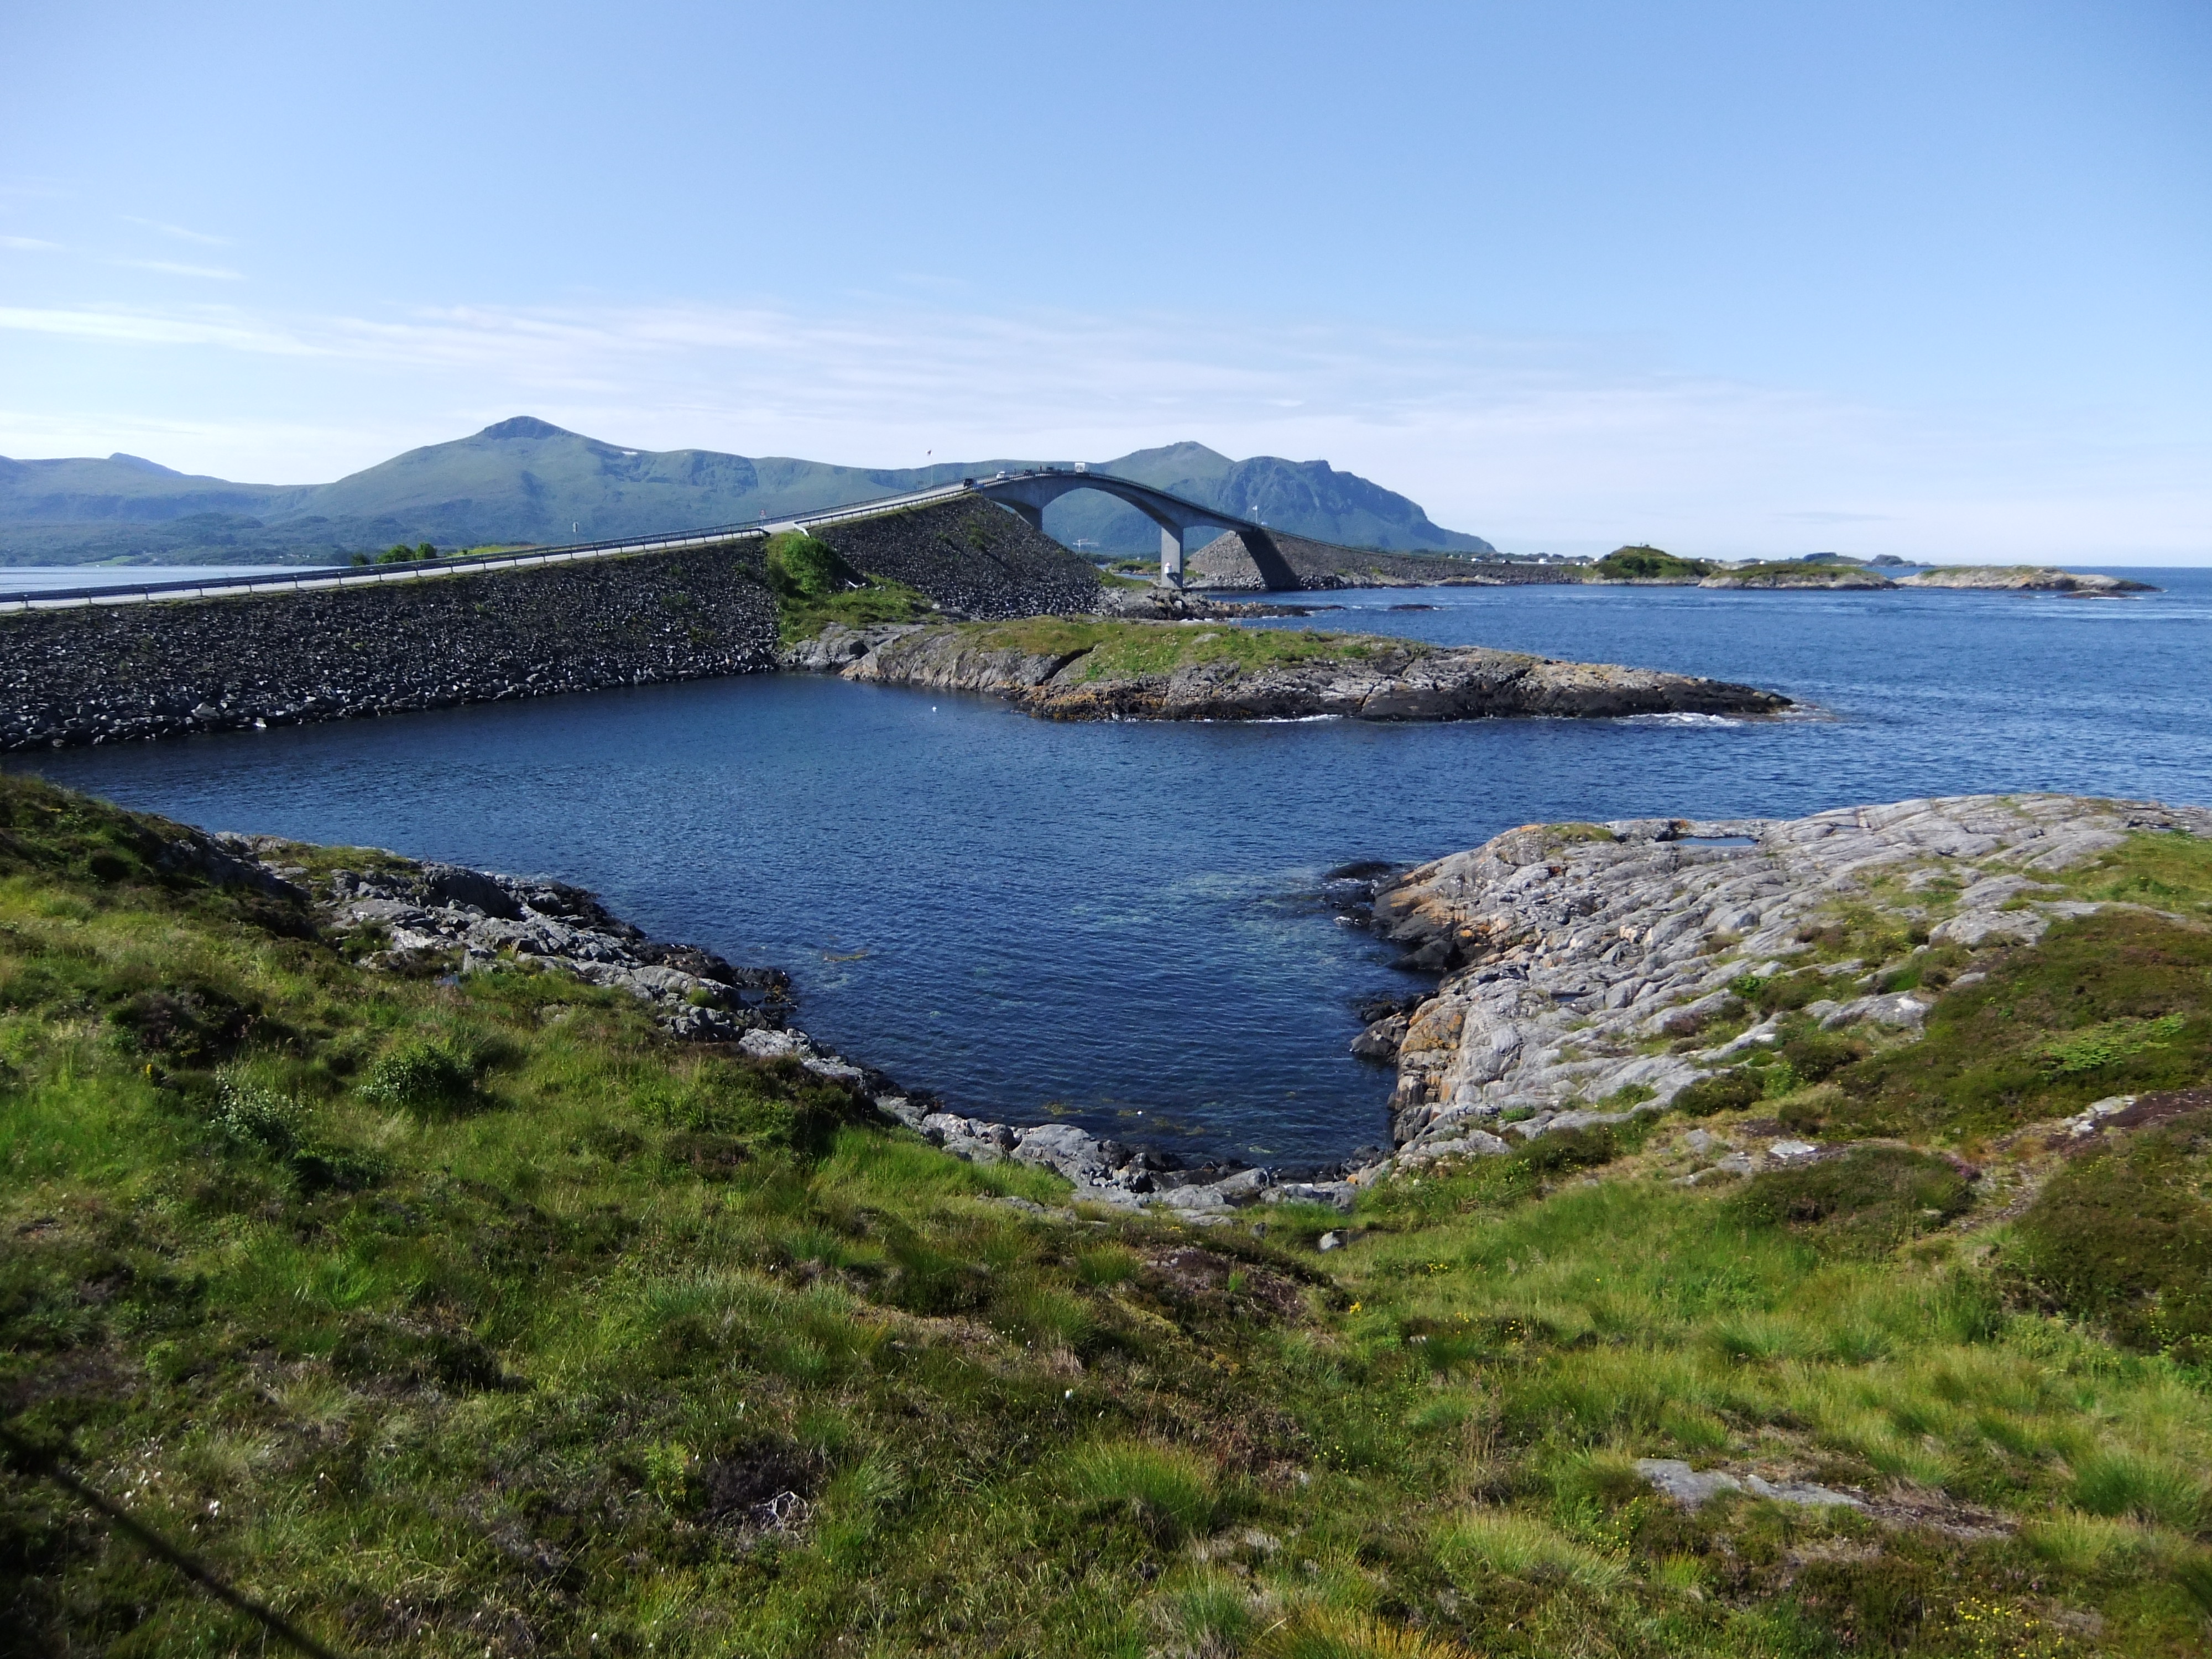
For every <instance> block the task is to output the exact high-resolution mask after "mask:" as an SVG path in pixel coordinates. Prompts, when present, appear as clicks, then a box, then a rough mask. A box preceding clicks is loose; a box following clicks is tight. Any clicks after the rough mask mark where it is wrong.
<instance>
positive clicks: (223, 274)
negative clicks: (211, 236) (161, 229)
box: [107, 259, 246, 283]
mask: <svg viewBox="0 0 2212 1659" xmlns="http://www.w3.org/2000/svg"><path fill="white" fill-rule="evenodd" d="M107 263H108V264H112V265H125V266H128V267H129V268H130V269H131V270H155V271H159V272H161V275H162V276H197V277H204V278H206V279H207V280H209V281H210V282H217V283H242V282H244V281H245V280H246V273H245V272H243V271H239V270H228V269H226V268H225V267H223V266H222V265H186V264H178V263H177V262H176V261H175V260H173V259H110V260H109V261H108V262H107Z"/></svg>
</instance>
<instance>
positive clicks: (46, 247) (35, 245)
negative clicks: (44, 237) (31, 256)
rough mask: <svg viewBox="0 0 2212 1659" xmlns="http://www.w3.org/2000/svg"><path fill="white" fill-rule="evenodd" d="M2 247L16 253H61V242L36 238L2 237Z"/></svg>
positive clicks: (0, 240) (0, 242)
mask: <svg viewBox="0 0 2212 1659" xmlns="http://www.w3.org/2000/svg"><path fill="white" fill-rule="evenodd" d="M0 247H4V248H6V249H8V250H9V252H15V253H59V252H61V251H62V245H61V244H60V243H59V242H46V241H41V240H40V239H39V238H37V237H35V236H0Z"/></svg>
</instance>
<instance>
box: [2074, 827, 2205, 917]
mask: <svg viewBox="0 0 2212 1659" xmlns="http://www.w3.org/2000/svg"><path fill="white" fill-rule="evenodd" d="M2050 879H2051V880H2053V881H2055V882H2057V884H2059V885H2060V886H2062V887H2063V888H2064V889H2065V890H2066V892H2067V894H2068V895H2069V896H2072V897H2075V898H2084V899H2095V900H2100V901H2103V902H2114V901H2118V902H2122V903H2128V904H2141V905H2144V906H2146V907H2148V908H2151V909H2154V910H2166V911H2170V912H2172V913H2173V914H2175V915H2184V916H2189V917H2192V918H2197V919H2199V920H2205V919H2212V842H2206V841H2199V840H2198V839H2197V837H2196V836H2179V835H2171V834H2166V833H2160V832H2142V833H2138V834H2136V835H2132V836H2129V837H2128V839H2127V842H2126V843H2125V844H2124V845H2123V846H2120V847H2118V848H2114V849H2113V850H2112V851H2111V852H2109V853H2106V854H2101V855H2100V856H2099V857H2097V858H2093V859H2090V860H2086V861H2085V862H2083V863H2081V864H2078V865H2075V866H2074V867H2072V868H2071V869H2069V870H2064V871H2062V872H2059V873H2058V874H2057V875H2056V876H2054V877H2051V878H2050Z"/></svg>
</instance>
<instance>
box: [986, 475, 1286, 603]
mask: <svg viewBox="0 0 2212 1659" xmlns="http://www.w3.org/2000/svg"><path fill="white" fill-rule="evenodd" d="M972 488H973V489H975V491H976V493H977V494H979V495H986V496H988V497H989V498H990V499H991V500H992V501H996V502H998V504H999V505H1000V506H1001V507H1011V508H1012V510H1013V511H1014V512H1015V513H1018V514H1020V515H1021V517H1023V518H1024V519H1025V520H1028V521H1029V525H1030V528H1031V529H1032V530H1036V531H1039V532H1042V530H1043V529H1044V510H1045V508H1046V507H1049V506H1051V505H1052V503H1053V502H1054V501H1058V500H1059V499H1060V497H1061V496H1062V495H1069V494H1071V493H1073V491H1075V490H1078V489H1096V490H1097V491H1099V492H1100V493H1101V494H1102V495H1111V496H1113V497H1114V498H1115V500H1117V501H1127V503H1128V504H1129V505H1130V506H1132V507H1135V508H1136V509H1137V511H1138V512H1139V513H1143V514H1144V515H1145V516H1146V518H1148V519H1150V520H1152V522H1153V523H1154V524H1156V525H1158V526H1159V527H1160V580H1162V581H1163V582H1164V583H1166V584H1168V585H1170V586H1175V587H1180V586H1182V567H1183V560H1184V558H1185V557H1186V556H1188V555H1189V554H1191V553H1193V552H1195V551H1196V550H1197V549H1198V547H1199V546H1200V545H1203V542H1199V543H1194V542H1193V541H1192V539H1191V532H1194V531H1199V530H1205V531H1212V532H1221V531H1225V530H1233V531H1236V532H1237V533H1238V534H1239V535H1241V536H1242V537H1243V538H1244V550H1245V551H1246V552H1248V553H1249V554H1250V555H1251V556H1252V562H1253V563H1254V564H1255V565H1257V566H1259V568H1260V580H1261V581H1263V582H1265V583H1266V584H1267V586H1268V587H1269V588H1270V589H1271V590H1281V589H1285V588H1292V587H1296V586H1297V585H1298V579H1297V574H1296V573H1295V572H1294V571H1292V570H1291V566H1290V561H1289V560H1287V559H1285V558H1284V556H1283V555H1282V552H1281V550H1279V549H1278V548H1277V547H1276V545H1275V544H1274V540H1273V538H1272V537H1270V536H1269V535H1268V534H1267V526H1265V525H1260V524H1255V523H1254V522H1253V521H1252V520H1249V519H1240V518H1237V516H1235V515H1234V514H1233V513H1222V512H1219V511H1218V510H1216V509H1215V508H1213V507H1202V506H1200V504H1199V503H1198V502H1196V501H1188V500H1186V499H1185V498H1184V497H1182V496H1181V495H1170V494H1169V493H1168V492H1167V491H1166V490H1164V489H1154V488H1153V487H1152V485H1150V484H1143V483H1136V482H1135V481H1134V480H1133V479H1129V478H1117V477H1114V476H1113V475H1112V474H1111V473H1108V472H1090V471H1085V470H1083V469H1082V468H1080V467H1075V468H1061V467H1056V466H1054V467H1042V468H1038V469H1037V470H1036V471H1027V472H1012V473H1006V472H1002V473H1000V475H999V476H998V477H995V478H990V479H979V480H975V481H974V483H973V484H972ZM1204 539H1205V540H1211V539H1212V537H1211V536H1208V537H1206V538H1204Z"/></svg>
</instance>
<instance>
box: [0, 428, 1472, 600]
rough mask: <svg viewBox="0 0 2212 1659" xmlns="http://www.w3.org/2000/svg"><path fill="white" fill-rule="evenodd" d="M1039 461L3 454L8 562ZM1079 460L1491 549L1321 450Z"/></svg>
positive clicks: (398, 531) (280, 540)
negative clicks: (312, 461) (262, 462)
mask: <svg viewBox="0 0 2212 1659" xmlns="http://www.w3.org/2000/svg"><path fill="white" fill-rule="evenodd" d="M1035 464H1036V463H1034V462H1030V461H1018V460H988V461H973V462H966V463H961V464H957V465H956V464H947V465H942V466H938V467H933V468H930V469H927V470H926V471H925V470H923V469H921V468H915V467H903V468H871V467H853V466H839V465H833V464H831V463H828V462H823V461H805V460H793V459H787V458H784V457H781V456H764V457H758V458H754V457H749V456H744V455H725V454H720V453H716V452H714V451H713V450H706V449H674V450H645V449H625V448H623V447H621V446H620V445H617V444H610V443H603V442H601V441H599V440H598V439H596V438H587V437H585V436H583V435H580V434H579V433H574V432H569V431H566V430H563V429H562V428H560V427H557V426H554V425H551V424H550V423H549V422H544V421H540V420H535V419H532V417H530V416H517V417H516V418H514V419H513V420H507V421H501V422H498V423H497V424H496V425H494V426H488V427H486V428H484V429H483V431H481V432H478V433H477V434H475V435H472V436H470V437H466V438H460V439H457V440H455V441H453V442H451V443H442V444H432V445H429V446H428V447H424V448H422V449H410V450H409V451H408V452H407V453H404V454H403V455H396V456H394V457H393V458H392V459H390V460H388V461H385V462H382V463H380V464H379V465H375V466H372V467H369V468H368V469H367V470H365V471H360V472H356V473H353V474H351V475H349V477H343V478H340V479H338V480H337V482H336V483H325V484H290V485H285V484H248V483H230V482H228V481H227V480H225V479H222V478H212V477H201V476H197V475H194V474H187V473H182V472H176V471H171V470H170V469H169V468H167V467H165V466H161V465H157V464H156V463H155V462H153V461H149V460H142V459H139V458H138V457H137V456H134V455H120V454H118V455H111V456H109V457H108V458H107V459H105V460H98V459H69V460H32V461H15V460H9V459H5V458H4V457H0V564H29V563H58V564H60V563H79V562H91V561H97V560H111V559H122V560H133V561H141V562H162V563H205V562H234V563H255V562H264V561H267V562H285V563H302V562H307V563H312V562H321V561H325V560H335V559H343V558H344V557H346V556H348V555H349V554H352V553H355V552H360V551H368V550H375V549H379V548H384V547H389V546H391V545H392V544H394V543H396V542H406V543H409V544H417V543H421V542H426V541H427V542H430V543H434V544H436V545H438V546H440V547H441V548H460V547H476V546H484V545H491V544H517V543H540V544H543V543H556V542H566V541H574V540H606V539H611V538H617V537H624V536H643V535H653V534H658V533H660V532H668V531H676V530H689V529H696V528H701V527H703V526H710V525H724V524H741V523H757V522H760V521H761V520H774V519H781V518H788V517H791V516H792V515H793V514H794V513H805V512H812V511H819V510H821V509H823V508H825V507H840V506H843V505H845V504H847V503H848V502H853V501H866V500H868V499H870V498H871V497H873V496H878V495H892V494H895V493H896V492H898V491H901V490H906V489H920V488H921V487H922V486H924V485H926V484H930V483H951V482H952V481H953V480H955V479H957V478H962V477H989V476H990V475H991V474H992V473H994V472H995V471H1000V469H1002V468H1003V469H1006V470H1010V471H1011V470H1013V469H1015V468H1018V467H1022V466H1027V465H1035ZM1091 465H1092V467H1093V469H1094V470H1095V471H1102V472H1111V473H1114V474H1115V475H1117V476H1119V477H1125V478H1131V479H1134V480H1136V481H1138V482H1139V483H1149V484H1152V485H1154V486H1156V487H1158V488H1159V489H1168V490H1172V491H1174V492H1175V493H1176V494H1177V495H1185V496H1188V497H1189V498H1190V499H1192V500H1194V501H1200V502H1203V503H1204V504H1205V505H1206V506H1208V507H1217V508H1218V509H1220V510H1221V511H1223V512H1225V513H1237V515H1238V516H1240V517H1243V518H1252V519H1258V520H1261V521H1262V522H1264V523H1266V524H1268V525H1270V526H1275V527H1277V528H1279V529H1281V530H1284V531H1286V532H1290V533H1291V534H1294V535H1299V536H1306V537H1310V538H1314V539H1316V540H1318V541H1327V542H1335V543H1338V544H1342V545H1345V546H1349V547H1374V548H1388V549H1392V550H1400V551H1412V550H1434V551H1444V552H1462V553H1483V552H1488V551H1490V550H1491V547H1490V544H1489V543H1487V542H1486V541H1484V540H1483V539H1482V538H1480V537H1478V536H1469V535H1464V534H1462V533H1461V532H1457V531H1452V530H1445V529H1442V528H1440V527H1439V526H1437V525H1435V524H1432V523H1431V522H1430V520H1429V516H1428V514H1427V513H1425V512H1423V511H1422V510H1421V508H1420V507H1419V506H1418V505H1417V504H1416V503H1414V502H1413V501H1408V500H1407V498H1406V497H1405V496H1403V495H1397V494H1395V493H1394V492H1393V491H1390V490H1388V489H1383V487H1382V486H1381V485H1379V484H1376V483H1370V482H1369V481H1368V480H1367V479H1365V478H1363V477H1358V476H1357V475H1356V474H1353V473H1350V472H1340V471H1336V469H1335V468H1334V467H1332V466H1330V465H1329V464H1328V462H1327V461H1286V460H1282V459H1278V458H1277V457H1274V456H1272V455H1259V456H1254V457H1253V458H1251V459H1249V460H1242V461H1236V460H1231V459H1229V457H1227V456H1225V455H1222V454H1218V453H1215V452H1214V451H1212V450H1211V449H1208V448H1207V447H1206V446H1205V445H1203V444H1197V443H1179V444H1170V445H1168V446H1166V447H1163V448H1158V449H1140V450H1138V451H1136V452H1134V453H1131V454H1127V455H1123V456H1120V457H1117V458H1116V459H1112V460H1108V461H1098V462H1094V463H1092V464H1091ZM1045 528H1046V530H1048V532H1051V533H1052V534H1053V535H1054V536H1056V537H1058V538H1060V540H1061V541H1063V542H1065V543H1066V544H1069V545H1070V546H1078V547H1080V548H1082V549H1083V550H1085V551H1091V550H1097V551H1098V552H1100V553H1108V552H1129V553H1141V554H1157V553H1158V549H1159V534H1158V531H1156V530H1155V529H1154V528H1153V527H1152V522H1151V521H1150V520H1147V519H1146V518H1145V517H1144V516H1143V515H1142V514H1141V513H1138V512H1137V511H1136V509H1135V508H1133V507H1127V506H1125V505H1123V504H1122V503H1121V502H1119V501H1115V500H1113V499H1112V498H1111V497H1109V496H1105V495H1099V494H1097V492H1095V491H1089V490H1086V491H1082V492H1079V494H1076V495H1071V496H1067V497H1064V498H1063V499H1062V500H1061V501H1058V502H1056V503H1054V506H1053V507H1050V508H1048V509H1047V511H1046V513H1045Z"/></svg>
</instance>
